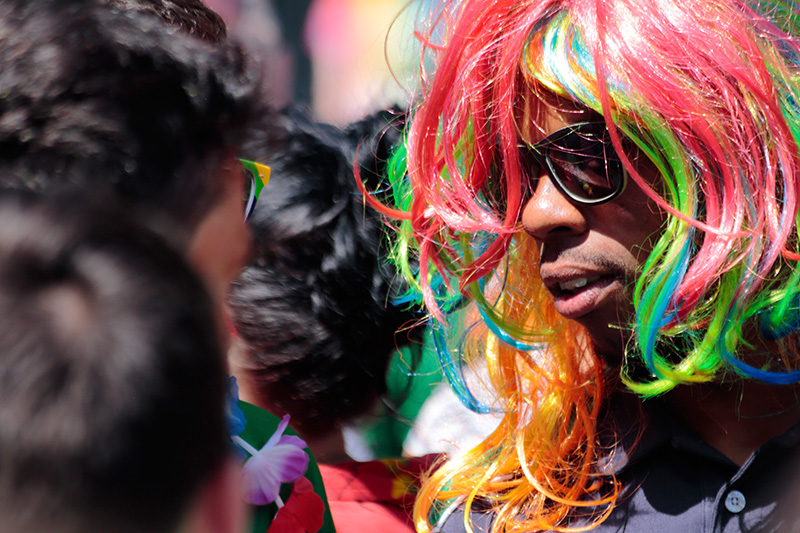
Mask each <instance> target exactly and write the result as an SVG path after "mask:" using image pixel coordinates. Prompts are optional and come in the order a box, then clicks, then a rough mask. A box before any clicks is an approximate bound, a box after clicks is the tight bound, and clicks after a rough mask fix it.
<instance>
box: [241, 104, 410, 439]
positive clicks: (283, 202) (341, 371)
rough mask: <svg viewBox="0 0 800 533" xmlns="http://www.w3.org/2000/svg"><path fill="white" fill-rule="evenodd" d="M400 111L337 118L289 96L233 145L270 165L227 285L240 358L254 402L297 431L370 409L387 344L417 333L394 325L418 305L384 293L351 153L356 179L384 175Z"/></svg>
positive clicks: (381, 383) (390, 274)
mask: <svg viewBox="0 0 800 533" xmlns="http://www.w3.org/2000/svg"><path fill="white" fill-rule="evenodd" d="M402 121H403V116H402V114H401V113H399V112H397V111H385V112H380V113H377V114H375V115H371V116H369V117H367V118H365V119H364V120H362V121H361V122H359V123H356V124H353V125H351V126H349V127H348V129H346V130H341V129H339V128H336V127H334V126H330V125H325V124H319V123H315V122H313V121H312V120H310V119H309V118H308V117H307V115H306V114H305V113H304V112H303V111H302V110H299V109H294V108H290V109H286V110H284V111H282V112H281V113H278V114H275V115H271V116H264V117H263V118H262V119H261V121H260V123H259V124H257V125H255V126H254V127H253V128H252V129H251V130H250V134H249V135H248V140H247V142H246V143H245V145H244V146H243V149H242V153H243V154H244V156H245V157H247V158H251V159H255V160H258V161H261V162H263V163H265V164H268V165H270V166H271V167H272V180H271V181H270V184H269V189H268V190H266V189H265V190H264V192H263V194H262V196H261V199H260V200H259V203H258V206H257V207H256V210H255V213H254V215H253V217H252V218H251V219H250V224H251V227H252V233H253V241H254V261H253V264H252V265H250V266H249V267H248V268H246V269H245V270H244V271H243V273H242V274H241V276H240V277H239V279H238V280H236V281H234V283H233V285H232V288H231V293H230V304H231V309H232V311H233V315H234V322H235V325H236V329H237V331H238V333H239V335H240V337H241V339H242V340H243V341H244V343H245V344H246V346H247V350H248V353H247V355H246V360H245V361H244V362H243V364H244V366H245V372H247V373H248V374H249V377H250V378H251V379H252V380H253V381H254V382H255V383H256V389H257V390H256V394H258V395H259V396H260V400H261V403H262V404H263V405H269V406H270V408H271V409H273V410H275V411H278V412H288V413H290V414H291V415H292V425H293V426H294V427H296V428H297V429H298V430H299V431H301V433H302V434H303V435H305V436H309V437H319V436H321V435H324V434H325V433H327V432H329V431H331V430H333V429H334V428H336V427H337V426H339V425H340V424H342V423H344V422H347V421H349V420H351V419H352V418H353V417H355V416H358V415H360V414H363V413H366V412H367V411H369V410H371V409H372V408H373V407H374V405H375V401H376V400H377V399H378V398H379V397H380V396H381V395H382V394H383V393H384V392H385V391H386V369H387V367H388V363H389V360H390V357H391V355H392V354H393V352H394V349H395V348H396V347H397V346H400V345H403V344H406V343H408V342H411V341H412V340H413V341H416V340H418V335H419V332H418V330H417V331H415V332H414V333H413V334H410V333H409V331H405V332H401V333H399V334H397V335H395V333H396V332H397V331H398V329H400V328H402V327H403V326H406V325H408V326H412V325H414V324H415V321H416V319H417V318H418V316H417V315H416V314H415V313H414V312H413V311H411V310H408V309H405V308H403V307H398V306H396V305H394V302H393V300H394V299H395V298H396V297H397V296H398V295H399V294H400V293H401V292H402V291H403V290H404V288H405V286H404V285H402V284H401V282H400V281H399V280H398V279H397V276H396V275H395V272H394V270H393V269H392V268H391V267H390V265H389V264H388V262H386V261H385V256H386V253H387V249H386V246H385V243H384V242H383V239H384V227H383V222H382V220H381V218H380V216H379V214H378V213H377V212H376V211H374V210H373V209H371V208H370V207H368V206H365V205H364V203H363V200H362V197H361V194H360V192H359V189H358V187H357V184H356V178H355V176H354V172H353V167H354V162H355V161H358V165H359V168H360V173H361V178H362V179H364V180H365V181H367V182H373V181H376V180H379V179H380V176H383V174H384V172H383V168H384V166H385V164H386V160H387V159H388V156H389V154H390V151H391V149H392V148H393V146H394V145H395V144H397V143H398V142H399V139H400V135H401V132H402ZM373 186H374V187H376V188H377V184H376V183H371V184H370V187H373ZM418 329H419V328H418Z"/></svg>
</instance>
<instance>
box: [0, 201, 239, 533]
mask: <svg viewBox="0 0 800 533" xmlns="http://www.w3.org/2000/svg"><path fill="white" fill-rule="evenodd" d="M112 211H113V212H112ZM0 316H2V317H3V318H2V320H0V531H14V532H15V533H32V532H41V531H50V532H59V533H61V532H70V533H73V532H74V533H77V532H87V531H90V532H94V531H97V532H100V531H114V532H136V533H160V532H172V531H174V530H175V528H176V526H177V525H178V522H179V520H180V519H181V518H182V516H183V515H184V514H185V512H186V506H187V504H188V502H189V501H190V499H191V498H192V496H193V495H194V494H195V492H196V491H197V489H198V488H199V487H200V485H201V484H202V483H203V482H205V481H207V480H208V479H209V477H210V475H211V474H212V473H213V472H214V471H215V470H216V469H217V468H218V467H219V466H220V465H221V464H222V462H223V460H224V458H225V454H226V453H228V442H227V428H226V422H225V390H226V376H225V366H224V359H223V353H222V348H221V346H220V342H219V338H218V335H217V331H218V329H217V328H216V327H215V322H214V315H213V311H212V303H211V301H210V298H209V296H208V295H207V294H206V292H205V289H204V286H203V285H202V283H201V282H200V281H199V280H198V279H197V278H196V276H195V274H194V273H193V271H192V270H191V269H190V268H189V267H188V266H187V265H186V264H185V263H184V261H183V259H182V257H181V256H180V255H179V254H178V253H177V252H176V251H174V250H172V249H171V248H170V247H168V246H167V245H166V244H165V243H164V242H163V240H162V239H161V238H160V237H159V236H157V235H155V234H154V233H152V232H150V231H149V230H146V229H144V228H142V227H138V226H136V225H134V224H132V223H130V222H128V221H127V220H126V218H124V217H122V214H121V213H120V212H119V210H118V209H117V210H114V209H112V208H111V207H105V206H104V207H102V208H101V207H100V206H97V205H94V204H89V203H87V202H86V201H85V198H83V197H82V196H81V197H78V196H72V197H61V196H60V195H55V196H52V197H51V196H39V195H36V194H35V193H30V192H20V191H15V192H9V191H3V192H2V193H0Z"/></svg>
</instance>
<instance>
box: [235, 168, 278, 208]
mask: <svg viewBox="0 0 800 533" xmlns="http://www.w3.org/2000/svg"><path fill="white" fill-rule="evenodd" d="M239 163H241V165H242V168H243V169H244V171H245V178H246V179H247V182H248V183H249V184H250V186H249V195H248V198H247V204H246V205H245V208H244V220H245V222H246V221H247V220H248V219H249V218H250V215H252V214H253V211H255V209H256V203H257V202H258V197H259V196H260V195H261V189H263V188H264V185H266V184H267V183H269V177H270V174H271V173H272V169H271V168H270V167H268V166H267V165H262V164H261V163H258V162H256V161H250V160H248V159H239Z"/></svg>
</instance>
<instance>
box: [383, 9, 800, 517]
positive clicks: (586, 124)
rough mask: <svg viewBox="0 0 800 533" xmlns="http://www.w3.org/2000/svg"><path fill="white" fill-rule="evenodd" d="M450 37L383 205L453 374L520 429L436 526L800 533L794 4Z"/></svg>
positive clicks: (799, 194)
mask: <svg viewBox="0 0 800 533" xmlns="http://www.w3.org/2000/svg"><path fill="white" fill-rule="evenodd" d="M432 19H433V20H434V22H433V24H432V25H431V26H430V27H429V28H428V30H427V32H426V33H422V34H421V35H423V36H424V37H425V38H426V39H425V42H426V44H427V45H428V46H427V48H428V54H429V56H428V57H427V58H426V59H427V61H426V66H429V65H433V66H434V68H433V70H425V72H427V73H428V74H430V75H429V76H428V77H427V78H426V80H425V81H426V83H425V86H424V89H423V92H422V97H421V98H420V100H419V102H418V103H417V105H416V106H415V107H414V108H413V109H412V111H411V119H410V124H409V130H408V134H407V135H408V138H407V142H406V143H405V145H404V147H403V148H402V149H401V150H400V153H398V154H397V161H396V163H399V164H398V165H396V166H395V168H396V169H397V172H396V173H395V176H393V177H392V179H393V180H394V181H393V188H392V191H393V194H394V199H395V202H396V205H395V206H394V207H388V206H385V207H384V211H385V212H387V213H389V214H391V215H393V216H394V217H395V218H396V220H397V223H396V228H397V230H398V235H399V238H398V243H397V246H396V252H397V258H398V262H400V263H401V264H402V263H404V261H405V264H406V265H411V264H413V263H411V262H408V259H410V258H418V259H419V265H420V266H419V267H418V269H412V268H410V267H409V269H408V270H407V274H408V276H409V277H411V278H413V279H414V280H415V281H416V283H417V285H416V287H417V289H418V292H419V295H420V299H421V300H423V301H424V302H425V304H426V307H427V309H428V311H429V312H430V314H431V315H432V317H433V318H434V320H432V322H431V323H432V324H433V326H434V329H435V330H436V343H437V347H438V349H439V351H440V355H441V356H442V358H443V362H444V366H445V370H446V373H447V375H448V378H449V379H450V381H451V383H452V384H453V385H454V386H455V388H456V390H457V391H459V392H460V393H461V394H462V396H463V397H464V399H465V401H467V403H470V404H471V405H472V406H473V407H474V408H475V409H477V410H492V411H494V412H497V413H501V414H502V415H503V417H504V418H503V421H502V423H501V425H500V427H499V428H498V429H497V431H495V432H494V433H493V434H492V435H491V436H490V437H489V438H488V439H487V440H486V441H485V442H484V443H483V444H482V445H480V446H479V447H477V448H476V449H474V450H472V451H471V452H469V453H467V454H465V455H464V456H463V457H461V458H459V459H454V460H452V461H449V462H445V463H444V464H443V465H442V466H441V467H440V468H439V469H438V470H437V471H436V472H435V473H434V474H432V476H431V477H430V479H429V480H428V482H427V484H426V486H425V487H424V489H423V491H422V493H421V495H420V498H419V500H418V502H417V505H416V509H415V519H416V523H417V527H418V529H419V531H447V532H449V531H465V530H466V531H492V532H512V531H513V532H517V531H519V532H523V531H525V532H529V531H587V530H596V531H627V532H642V531H659V532H672V531H680V532H683V531H725V532H730V531H792V530H794V531H797V530H800V529H799V528H800V506H799V505H798V504H797V503H795V502H800V467H799V466H800V465H798V463H800V425H798V421H800V400H799V398H800V396H798V394H797V393H798V385H797V384H798V382H800V342H799V339H798V328H800V269H798V266H799V265H798V260H799V259H800V243H799V242H798V231H799V230H800V228H798V212H799V210H800V156H799V155H798V152H799V148H798V136H800V40H799V37H798V36H800V11H798V6H797V5H796V4H794V3H791V2H783V1H767V0H765V1H764V2H760V3H758V2H747V1H744V0H618V1H603V0H552V1H546V0H527V1H521V0H464V1H460V2H453V3H448V4H447V5H445V6H444V7H443V8H442V9H441V10H440V11H438V12H436V13H434V15H433V17H432ZM476 362H477V363H480V364H482V365H485V366H486V369H487V374H488V376H489V379H490V381H491V387H492V389H493V390H494V392H495V396H496V398H497V400H496V401H495V402H494V403H492V404H490V405H483V404H480V403H478V402H477V400H475V398H474V397H473V396H472V395H471V393H470V391H469V390H467V389H466V388H465V387H464V385H463V382H462V381H461V380H460V379H459V369H460V368H461V367H462V366H461V365H464V364H472V363H476Z"/></svg>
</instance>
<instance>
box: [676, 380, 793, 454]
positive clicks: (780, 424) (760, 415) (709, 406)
mask: <svg viewBox="0 0 800 533" xmlns="http://www.w3.org/2000/svg"><path fill="white" fill-rule="evenodd" d="M666 400H667V402H668V403H669V404H670V405H671V406H672V407H673V408H674V409H675V411H676V413H677V414H678V416H680V417H681V418H682V419H683V421H684V422H685V423H686V425H687V426H688V427H689V429H691V430H692V431H694V432H695V433H697V435H698V436H699V437H700V438H701V439H703V440H704V441H706V442H707V443H708V444H710V445H711V446H713V447H714V448H716V449H717V450H719V451H720V452H721V453H723V454H724V455H725V456H726V457H728V458H730V459H731V460H732V461H733V462H735V463H736V464H738V465H740V466H741V465H742V464H744V462H745V461H746V460H747V458H748V457H750V455H751V454H752V453H753V452H754V451H755V450H756V449H757V448H759V447H760V446H762V445H763V444H765V443H766V442H767V441H769V440H771V439H773V438H775V437H777V436H779V435H782V434H784V433H785V432H786V431H787V430H788V429H789V428H791V427H792V426H793V425H795V424H796V423H798V422H800V386H798V385H786V386H778V385H768V384H765V383H760V382H755V381H752V380H739V381H737V382H735V383H722V384H704V385H688V386H679V387H678V388H676V389H675V390H673V391H672V392H670V393H669V394H668V395H667V397H666Z"/></svg>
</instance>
